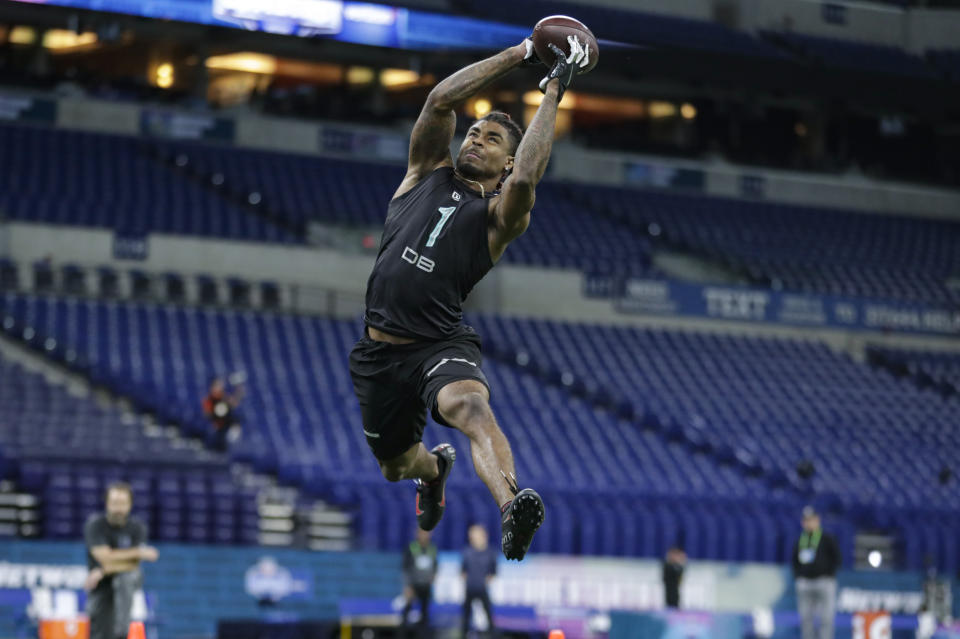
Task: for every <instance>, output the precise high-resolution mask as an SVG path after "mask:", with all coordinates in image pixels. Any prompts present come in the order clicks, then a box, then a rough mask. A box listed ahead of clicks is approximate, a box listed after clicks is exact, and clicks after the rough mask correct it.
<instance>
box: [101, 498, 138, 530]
mask: <svg viewBox="0 0 960 639" xmlns="http://www.w3.org/2000/svg"><path fill="white" fill-rule="evenodd" d="M131 507H133V503H132V502H131V500H130V494H129V493H127V491H125V490H111V491H110V492H109V493H108V494H107V521H109V522H110V523H111V524H117V525H122V524H123V523H124V522H125V521H127V517H128V516H129V515H130V508H131Z"/></svg>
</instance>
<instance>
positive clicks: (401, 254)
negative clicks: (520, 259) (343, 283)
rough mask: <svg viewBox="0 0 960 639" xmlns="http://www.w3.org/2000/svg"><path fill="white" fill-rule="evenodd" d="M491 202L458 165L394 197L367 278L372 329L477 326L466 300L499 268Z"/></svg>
mask: <svg viewBox="0 0 960 639" xmlns="http://www.w3.org/2000/svg"><path fill="white" fill-rule="evenodd" d="M488 204H489V202H488V199H486V198H483V197H481V196H479V195H478V194H476V193H474V192H472V191H469V190H467V189H466V188H464V187H463V186H462V185H461V184H459V183H458V182H457V181H456V180H455V179H454V176H453V168H451V167H442V168H439V169H436V170H435V171H433V173H431V174H430V175H428V176H427V177H425V178H424V179H422V180H420V182H418V183H417V185H416V186H414V187H413V188H412V189H410V190H409V191H407V192H406V193H404V194H403V195H401V196H400V197H397V198H394V199H393V200H391V202H390V206H389V207H388V208H387V221H386V223H385V224H384V228H383V239H382V240H381V242H380V253H379V254H378V255H377V262H376V264H375V265H374V267H373V273H371V274H370V279H369V280H368V281H367V300H366V304H367V310H366V314H365V316H364V321H365V322H366V324H367V326H372V327H373V328H376V329H379V330H382V331H384V332H386V333H390V334H392V335H399V336H401V337H410V338H414V339H427V340H442V339H449V338H451V337H456V336H458V335H460V334H463V333H466V332H471V331H472V329H471V328H469V327H467V326H464V325H463V323H462V319H463V312H462V310H461V307H460V305H461V304H462V303H463V301H464V300H465V299H466V298H467V294H468V293H470V291H471V290H472V289H473V287H474V285H476V283H477V282H479V281H480V280H481V279H482V278H483V276H484V275H486V274H487V272H488V271H489V270H490V269H491V268H493V260H492V259H491V257H490V245H489V240H488V239H487V231H488V220H487V205H488Z"/></svg>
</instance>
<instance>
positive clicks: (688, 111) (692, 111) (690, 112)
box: [680, 102, 697, 120]
mask: <svg viewBox="0 0 960 639" xmlns="http://www.w3.org/2000/svg"><path fill="white" fill-rule="evenodd" d="M680 115H682V116H683V119H684V120H693V119H695V118H696V117H697V107H695V106H693V105H692V104H690V103H689V102H684V103H683V106H681V107H680Z"/></svg>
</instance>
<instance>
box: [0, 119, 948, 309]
mask: <svg viewBox="0 0 960 639" xmlns="http://www.w3.org/2000/svg"><path fill="white" fill-rule="evenodd" d="M402 175H403V169H402V168H401V167H397V166H388V165H379V164H371V163H363V162H351V161H345V160H334V159H329V158H320V157H312V156H298V155H290V154H280V153H272V152H265V151H254V150H248V149H235V148H227V147H218V146H210V145H203V144H199V143H182V142H167V141H159V142H158V141H142V142H138V141H136V140H134V139H132V138H123V137H118V136H106V135H101V134H93V133H80V132H71V131H53V130H44V129H36V128H30V127H18V126H10V125H3V126H0V210H2V211H3V212H4V213H5V214H6V215H7V216H9V217H11V218H13V219H22V220H34V221H42V222H52V223H70V224H84V225H93V226H108V227H113V228H116V229H118V230H120V231H122V232H125V233H132V234H144V233H148V232H151V231H157V232H171V233H188V234H201V235H214V236H226V237H234V238H242V239H257V240H265V241H290V240H291V238H292V235H291V233H290V232H289V231H284V230H282V229H281V228H280V227H279V226H277V225H274V224H272V223H270V222H266V221H264V219H262V218H261V217H259V216H257V215H255V214H254V213H252V212H251V211H248V210H245V209H243V208H240V207H239V205H237V204H233V202H236V201H238V199H241V198H242V199H246V198H247V197H249V195H250V194H251V193H256V194H258V195H259V196H260V198H261V200H260V201H261V208H262V210H263V211H264V212H266V213H268V214H269V215H270V216H276V217H278V218H279V219H281V220H285V221H286V222H288V223H289V224H287V225H285V226H286V227H287V228H304V227H305V224H306V223H307V222H309V221H311V220H316V221H321V222H325V223H328V224H335V225H354V226H356V225H361V226H370V227H374V228H375V227H378V226H379V225H380V224H381V223H382V220H383V217H384V215H385V212H386V206H387V203H388V202H389V200H390V197H391V196H392V195H393V193H394V191H395V189H396V187H397V185H398V184H399V182H400V179H401V178H402ZM214 178H216V179H214ZM211 182H217V183H219V185H220V186H219V187H218V189H219V190H216V189H214V190H210V189H208V188H207V187H206V186H202V185H201V184H210V183H211ZM958 245H960V224H957V223H949V222H945V221H933V220H922V219H917V218H898V217H890V216H878V215H863V214H857V213H853V212H850V211H843V210H831V209H814V208H809V207H802V206H790V205H781V204H774V203H767V202H749V201H743V200H734V199H723V198H715V197H707V196H693V195H681V194H675V193H669V192H664V191H656V190H651V191H638V190H634V189H623V188H610V187H598V186H588V185H584V184H572V183H565V184H560V183H551V182H546V183H544V184H541V185H540V188H539V189H538V199H537V204H536V206H535V208H534V213H533V220H532V223H531V225H530V228H529V229H528V231H527V232H526V233H525V234H524V235H523V236H522V237H521V238H520V239H518V240H517V241H516V242H514V244H513V245H512V246H511V247H510V248H509V250H508V251H507V252H506V254H505V256H504V260H505V261H506V262H512V263H517V264H527V265H535V266H546V267H556V268H575V269H582V270H585V271H589V272H591V273H592V274H599V275H607V276H618V277H626V276H633V277H658V276H660V275H661V273H660V272H659V271H658V270H657V269H656V268H654V267H653V266H651V255H652V253H653V251H654V250H655V249H657V248H660V247H667V248H670V249H673V250H680V251H687V252H692V253H695V254H698V255H701V256H706V257H708V258H712V259H714V260H717V261H720V262H722V263H724V264H726V265H728V266H731V267H733V268H735V269H738V270H740V271H741V272H743V273H745V274H747V275H748V276H749V277H750V279H752V280H753V281H754V282H755V283H757V284H761V285H771V286H774V287H777V288H782V289H784V290H788V291H795V292H816V293H827V294H837V295H843V296H863V297H870V298H875V299H883V300H905V301H911V302H922V303H930V304H941V305H942V304H951V303H955V302H956V301H958V300H960V292H958V291H957V290H956V289H950V288H948V287H947V286H946V285H945V282H946V280H947V279H948V278H949V277H951V276H955V275H956V274H958V273H960V251H956V250H955V247H956V246H958ZM7 270H9V269H7ZM4 277H5V278H6V279H5V280H4V281H8V280H9V281H12V279H11V277H8V276H6V275H5V276H4ZM603 290H605V289H603ZM601 292H602V291H601Z"/></svg>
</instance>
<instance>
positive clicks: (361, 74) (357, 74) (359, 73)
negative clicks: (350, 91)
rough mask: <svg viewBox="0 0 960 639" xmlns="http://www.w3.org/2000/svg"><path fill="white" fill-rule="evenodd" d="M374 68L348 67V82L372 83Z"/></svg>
mask: <svg viewBox="0 0 960 639" xmlns="http://www.w3.org/2000/svg"><path fill="white" fill-rule="evenodd" d="M373 77H374V76H373V69H371V68H370V67H350V68H349V69H347V83H348V84H370V83H371V82H373Z"/></svg>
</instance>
